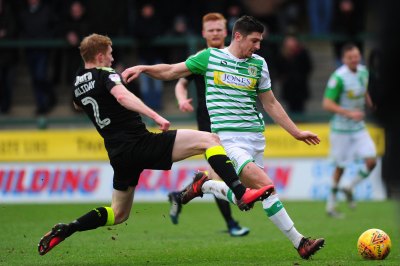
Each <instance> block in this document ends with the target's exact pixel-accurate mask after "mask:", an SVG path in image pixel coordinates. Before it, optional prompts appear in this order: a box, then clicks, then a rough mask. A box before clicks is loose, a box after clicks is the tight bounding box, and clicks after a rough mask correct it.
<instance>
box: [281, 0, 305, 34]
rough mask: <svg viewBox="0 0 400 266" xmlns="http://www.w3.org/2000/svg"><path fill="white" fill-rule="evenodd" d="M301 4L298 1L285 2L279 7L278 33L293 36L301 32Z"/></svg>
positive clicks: (288, 0) (287, 0)
mask: <svg viewBox="0 0 400 266" xmlns="http://www.w3.org/2000/svg"><path fill="white" fill-rule="evenodd" d="M302 4H303V3H302V2H301V1H298V0H286V1H284V2H283V3H282V4H281V6H280V7H279V12H278V22H279V28H278V29H279V32H280V33H282V32H283V33H286V34H294V33H295V32H299V31H301V30H302V17H301V14H302V13H304V12H303V10H302V7H303V5H302Z"/></svg>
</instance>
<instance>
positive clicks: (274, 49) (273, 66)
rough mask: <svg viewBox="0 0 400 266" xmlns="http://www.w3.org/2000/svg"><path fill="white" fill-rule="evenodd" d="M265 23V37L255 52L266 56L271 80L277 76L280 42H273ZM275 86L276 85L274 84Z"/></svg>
mask: <svg viewBox="0 0 400 266" xmlns="http://www.w3.org/2000/svg"><path fill="white" fill-rule="evenodd" d="M263 25H264V32H263V39H262V41H261V45H260V49H259V50H257V51H256V52H255V53H256V54H258V55H260V56H262V57H263V58H265V60H266V61H267V62H268V69H269V75H270V77H271V80H273V79H274V78H277V60H278V54H279V51H278V44H277V43H276V42H272V41H271V40H270V38H269V36H270V32H269V28H268V26H267V25H265V24H263ZM272 87H274V86H272Z"/></svg>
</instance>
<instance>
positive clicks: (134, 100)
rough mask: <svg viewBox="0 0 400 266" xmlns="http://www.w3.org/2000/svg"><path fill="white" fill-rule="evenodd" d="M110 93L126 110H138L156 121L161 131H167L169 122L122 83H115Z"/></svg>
mask: <svg viewBox="0 0 400 266" xmlns="http://www.w3.org/2000/svg"><path fill="white" fill-rule="evenodd" d="M111 94H112V95H113V96H114V97H115V99H117V101H118V103H119V104H121V105H122V106H123V107H125V108H126V109H128V110H131V111H135V112H138V113H140V114H142V115H145V116H147V117H149V118H151V119H153V120H154V122H156V124H157V125H158V126H159V129H160V130H162V131H167V130H168V129H169V126H170V122H169V121H168V120H166V119H165V118H164V117H162V116H160V115H159V114H158V113H157V112H155V111H154V110H152V109H151V108H150V107H148V106H147V105H145V104H144V103H143V102H142V100H140V99H139V98H138V97H136V96H135V95H134V94H133V93H132V92H130V91H129V90H128V89H127V88H125V86H123V85H116V86H114V87H113V88H112V89H111Z"/></svg>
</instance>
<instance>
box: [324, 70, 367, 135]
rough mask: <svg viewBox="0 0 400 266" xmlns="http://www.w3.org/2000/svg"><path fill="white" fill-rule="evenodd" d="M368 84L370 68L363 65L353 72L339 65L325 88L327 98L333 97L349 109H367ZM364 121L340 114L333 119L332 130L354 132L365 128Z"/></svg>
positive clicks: (333, 99)
mask: <svg viewBox="0 0 400 266" xmlns="http://www.w3.org/2000/svg"><path fill="white" fill-rule="evenodd" d="M367 86H368V70H367V69H366V67H365V66H363V65H358V66H357V72H352V71H351V70H350V69H349V68H348V66H346V65H343V66H341V67H339V68H338V69H337V70H336V71H335V72H333V74H332V75H331V77H330V78H329V81H328V84H327V87H326V89H325V96H324V97H325V98H328V99H331V100H332V101H334V102H336V103H337V104H338V105H340V106H341V107H342V108H345V109H348V110H356V109H357V110H361V111H363V110H364V109H365V94H366V93H367ZM364 128H365V122H364V121H354V120H352V119H349V118H346V117H344V116H342V115H339V114H334V116H333V117H332V119H331V130H332V131H334V132H340V133H347V132H348V133H352V132H356V131H360V130H363V129H364Z"/></svg>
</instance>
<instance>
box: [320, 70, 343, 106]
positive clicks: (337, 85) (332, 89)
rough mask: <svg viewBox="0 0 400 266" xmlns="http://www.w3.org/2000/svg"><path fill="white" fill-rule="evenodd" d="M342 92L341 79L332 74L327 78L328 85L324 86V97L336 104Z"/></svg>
mask: <svg viewBox="0 0 400 266" xmlns="http://www.w3.org/2000/svg"><path fill="white" fill-rule="evenodd" d="M342 90H343V81H342V79H341V78H340V77H339V76H337V75H336V74H333V75H332V76H331V77H330V78H329V80H328V84H327V85H326V88H325V94H324V97H325V98H328V99H331V100H332V101H335V102H337V101H338V100H339V96H340V94H341V92H342Z"/></svg>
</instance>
